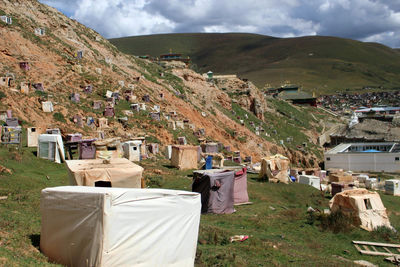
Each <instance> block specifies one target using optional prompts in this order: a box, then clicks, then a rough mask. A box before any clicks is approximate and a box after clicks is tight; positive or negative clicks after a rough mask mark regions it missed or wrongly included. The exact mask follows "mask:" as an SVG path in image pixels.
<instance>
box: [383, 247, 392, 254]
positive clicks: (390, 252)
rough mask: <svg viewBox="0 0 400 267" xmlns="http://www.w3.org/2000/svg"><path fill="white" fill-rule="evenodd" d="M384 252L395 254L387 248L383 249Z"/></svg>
mask: <svg viewBox="0 0 400 267" xmlns="http://www.w3.org/2000/svg"><path fill="white" fill-rule="evenodd" d="M382 248H383V249H384V250H386V251H387V252H389V253H393V252H391V251H390V250H389V249H388V248H386V247H382Z"/></svg>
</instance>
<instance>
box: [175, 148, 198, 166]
mask: <svg viewBox="0 0 400 267" xmlns="http://www.w3.org/2000/svg"><path fill="white" fill-rule="evenodd" d="M197 152H198V147H197V146H172V155H171V165H172V166H174V167H176V168H178V169H180V170H189V169H197V159H198V153H197Z"/></svg>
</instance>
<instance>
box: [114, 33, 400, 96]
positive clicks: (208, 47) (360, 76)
mask: <svg viewBox="0 0 400 267" xmlns="http://www.w3.org/2000/svg"><path fill="white" fill-rule="evenodd" d="M110 41H111V43H113V44H114V45H115V46H117V48H118V49H120V50H121V51H123V52H125V53H128V54H134V55H151V56H153V57H158V56H159V55H161V54H166V53H168V52H169V51H170V49H172V52H174V53H182V54H183V55H184V56H185V57H186V56H190V58H191V59H192V62H193V67H194V68H195V69H196V70H197V71H200V72H207V71H209V70H212V71H213V72H214V73H219V74H238V75H240V76H242V77H245V78H249V79H250V80H252V81H253V82H255V84H256V85H257V86H259V87H263V86H264V85H265V84H269V85H270V86H280V85H281V84H282V83H283V82H284V81H290V82H292V83H296V84H299V85H301V86H303V88H304V89H305V90H308V91H310V92H311V91H315V92H316V93H329V92H334V91H336V90H339V91H343V90H345V89H347V88H349V89H354V90H360V88H362V87H363V86H374V87H377V86H384V87H387V88H392V87H397V88H398V86H399V84H400V78H399V75H398V74H399V73H400V64H399V63H398V62H400V61H399V59H400V54H399V53H398V51H397V50H394V49H391V48H389V47H386V46H383V45H380V44H377V43H363V42H359V41H354V40H350V39H342V38H336V37H326V36H308V37H298V38H274V37H270V36H264V35H257V34H246V33H225V34H215V33H187V34H159V35H148V36H132V37H125V38H117V39H111V40H110Z"/></svg>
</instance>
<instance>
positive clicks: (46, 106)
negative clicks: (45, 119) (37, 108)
mask: <svg viewBox="0 0 400 267" xmlns="http://www.w3.org/2000/svg"><path fill="white" fill-rule="evenodd" d="M42 109H43V111H44V112H53V111H54V108H53V103H52V102H51V101H44V102H42Z"/></svg>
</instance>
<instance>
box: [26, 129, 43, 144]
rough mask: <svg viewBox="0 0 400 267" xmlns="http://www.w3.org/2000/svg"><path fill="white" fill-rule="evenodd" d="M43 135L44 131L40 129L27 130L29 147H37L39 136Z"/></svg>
mask: <svg viewBox="0 0 400 267" xmlns="http://www.w3.org/2000/svg"><path fill="white" fill-rule="evenodd" d="M41 133H42V129H41V128H38V127H30V128H28V129H27V145H28V147H37V146H38V140H39V135H40V134H41Z"/></svg>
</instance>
